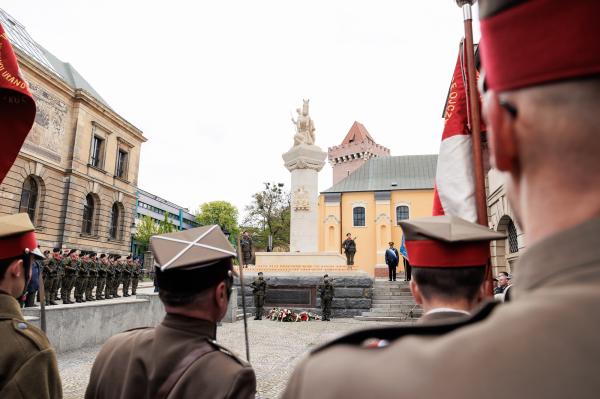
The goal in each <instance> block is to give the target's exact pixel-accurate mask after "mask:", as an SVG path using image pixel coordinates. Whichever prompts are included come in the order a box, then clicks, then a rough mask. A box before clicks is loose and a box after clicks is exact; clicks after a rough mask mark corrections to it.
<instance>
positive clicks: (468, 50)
mask: <svg viewBox="0 0 600 399" xmlns="http://www.w3.org/2000/svg"><path fill="white" fill-rule="evenodd" d="M475 1H476V0H456V4H457V5H458V6H459V7H460V8H462V10H463V21H464V29H465V41H464V56H465V64H466V70H467V71H466V72H467V99H468V100H467V104H468V111H469V112H468V116H469V125H470V126H469V127H470V130H471V142H472V144H473V170H474V174H475V205H476V209H477V223H479V224H481V225H483V226H487V225H488V212H487V211H488V210H487V195H486V192H485V172H484V170H483V150H482V144H481V110H480V107H479V92H478V90H477V70H476V69H475V50H474V45H473V14H472V10H471V6H472V5H473V3H475ZM486 280H487V283H488V285H489V286H488V287H486V288H487V290H486V291H488V293H489V294H490V295H493V288H492V287H493V284H492V268H491V264H490V262H489V261H488V265H487V271H486Z"/></svg>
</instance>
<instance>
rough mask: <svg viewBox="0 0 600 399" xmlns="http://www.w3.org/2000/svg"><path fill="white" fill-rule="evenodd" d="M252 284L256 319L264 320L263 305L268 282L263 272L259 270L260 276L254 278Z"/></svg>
mask: <svg viewBox="0 0 600 399" xmlns="http://www.w3.org/2000/svg"><path fill="white" fill-rule="evenodd" d="M250 286H251V287H252V295H254V307H255V308H256V314H255V316H254V320H262V316H263V306H264V304H265V296H266V295H267V282H266V281H265V279H264V278H263V272H258V276H257V277H256V278H255V279H254V281H253V282H252V283H251V284H250ZM242 295H243V294H242Z"/></svg>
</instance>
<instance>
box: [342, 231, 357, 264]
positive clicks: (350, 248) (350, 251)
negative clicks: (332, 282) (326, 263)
mask: <svg viewBox="0 0 600 399" xmlns="http://www.w3.org/2000/svg"><path fill="white" fill-rule="evenodd" d="M354 240H356V237H354V238H352V234H350V233H348V234H346V239H345V240H344V242H343V243H342V247H343V248H344V253H345V254H346V265H348V266H353V265H354V254H356V242H355V241H354Z"/></svg>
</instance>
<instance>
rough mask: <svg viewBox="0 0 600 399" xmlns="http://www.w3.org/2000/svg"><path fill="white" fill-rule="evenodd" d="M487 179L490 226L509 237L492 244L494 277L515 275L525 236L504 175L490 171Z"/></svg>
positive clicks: (493, 170) (494, 170)
mask: <svg viewBox="0 0 600 399" xmlns="http://www.w3.org/2000/svg"><path fill="white" fill-rule="evenodd" d="M487 177H488V179H487V184H488V187H487V188H488V220H489V226H490V228H491V229H493V230H495V231H498V232H500V233H504V234H506V236H507V237H506V239H504V240H499V241H492V242H491V256H492V270H493V272H494V275H497V274H498V273H499V272H502V271H505V272H508V273H513V272H514V270H515V269H514V268H515V265H516V261H517V259H518V258H519V254H520V253H521V252H522V250H523V249H524V248H525V234H523V232H522V231H521V229H520V227H519V226H518V224H517V221H516V218H515V215H514V212H513V209H512V207H511V206H510V204H509V202H508V198H507V197H506V186H505V184H504V175H503V174H502V173H501V172H498V171H497V170H496V169H490V171H489V172H488V175H487Z"/></svg>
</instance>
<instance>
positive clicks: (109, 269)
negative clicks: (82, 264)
mask: <svg viewBox="0 0 600 399" xmlns="http://www.w3.org/2000/svg"><path fill="white" fill-rule="evenodd" d="M114 285H115V264H114V262H113V261H112V259H110V258H109V259H108V261H107V262H106V288H105V290H104V291H105V294H104V298H105V299H111V298H113V297H114V293H113V286H114Z"/></svg>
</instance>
